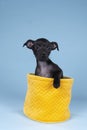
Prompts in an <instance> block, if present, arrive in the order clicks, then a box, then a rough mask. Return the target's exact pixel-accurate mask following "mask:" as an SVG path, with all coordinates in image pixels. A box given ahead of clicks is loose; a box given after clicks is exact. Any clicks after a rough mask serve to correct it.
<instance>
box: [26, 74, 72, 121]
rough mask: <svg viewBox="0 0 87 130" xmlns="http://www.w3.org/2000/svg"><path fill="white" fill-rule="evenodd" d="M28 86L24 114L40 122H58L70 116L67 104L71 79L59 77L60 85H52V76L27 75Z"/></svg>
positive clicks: (69, 98) (69, 97)
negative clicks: (56, 86) (57, 86)
mask: <svg viewBox="0 0 87 130" xmlns="http://www.w3.org/2000/svg"><path fill="white" fill-rule="evenodd" d="M27 81H28V88H27V93H26V98H25V102H24V114H25V115H26V116H28V117H29V118H31V119H33V120H37V121H41V122H59V121H64V120H67V119H68V118H69V117H70V111H69V104H70V100H71V90H72V83H73V79H71V78H64V79H61V83H60V87H59V88H58V89H55V88H54V87H53V79H52V78H44V77H40V76H35V75H32V74H28V75H27Z"/></svg>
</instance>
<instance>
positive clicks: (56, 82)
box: [53, 71, 63, 88]
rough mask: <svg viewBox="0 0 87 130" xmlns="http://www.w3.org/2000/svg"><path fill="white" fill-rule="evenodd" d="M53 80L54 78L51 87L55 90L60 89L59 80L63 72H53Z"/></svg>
mask: <svg viewBox="0 0 87 130" xmlns="http://www.w3.org/2000/svg"><path fill="white" fill-rule="evenodd" d="M53 78H54V82H53V86H54V87H55V88H59V87H60V79H61V78H63V72H62V71H55V72H54V74H53Z"/></svg>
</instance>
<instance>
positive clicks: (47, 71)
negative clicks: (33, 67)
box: [39, 62, 52, 77]
mask: <svg viewBox="0 0 87 130" xmlns="http://www.w3.org/2000/svg"><path fill="white" fill-rule="evenodd" d="M39 65H40V68H39V76H43V77H52V76H51V69H52V66H51V65H47V64H46V63H43V62H40V64H39Z"/></svg>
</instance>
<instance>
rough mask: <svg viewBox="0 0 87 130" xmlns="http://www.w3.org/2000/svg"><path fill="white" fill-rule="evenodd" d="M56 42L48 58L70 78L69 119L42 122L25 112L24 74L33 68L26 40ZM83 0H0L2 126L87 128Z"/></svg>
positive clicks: (86, 27)
mask: <svg viewBox="0 0 87 130" xmlns="http://www.w3.org/2000/svg"><path fill="white" fill-rule="evenodd" d="M41 37H44V38H47V39H48V40H50V41H56V42H58V45H59V49H60V51H59V52H58V51H57V50H55V51H53V52H52V53H51V55H50V58H51V59H52V60H53V61H54V62H55V63H57V64H58V65H59V66H60V67H61V68H62V69H63V71H64V75H66V76H70V77H73V78H74V85H73V91H72V102H71V113H72V118H71V119H70V120H69V121H67V122H65V123H60V124H41V123H37V122H34V121H32V120H29V119H27V118H26V117H25V116H24V115H23V110H22V109H23V103H24V98H25V95H26V89H27V81H26V74H27V73H30V72H34V69H35V66H36V61H35V58H34V56H33V53H32V51H31V50H28V49H27V48H23V47H22V45H23V43H24V42H25V41H26V40H28V39H33V40H35V39H37V38H41ZM86 57H87V1H86V0H0V122H2V123H0V129H3V130H4V129H7V128H8V129H9V130H10V129H11V130H12V129H13V130H14V129H21V130H22V129H23V130H24V129H26V130H28V129H29V130H32V129H35V130H37V129H48V128H50V129H54V130H56V129H60V130H65V129H67V130H68V129H73V130H74V129H76V128H77V129H83V128H85V127H87V125H86V121H85V120H86V119H87V82H86V81H87V79H86V75H87V74H86V73H87V58H86Z"/></svg>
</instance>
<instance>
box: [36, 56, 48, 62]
mask: <svg viewBox="0 0 87 130" xmlns="http://www.w3.org/2000/svg"><path fill="white" fill-rule="evenodd" d="M47 59H48V57H46V56H41V57H39V58H38V60H39V61H47Z"/></svg>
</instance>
